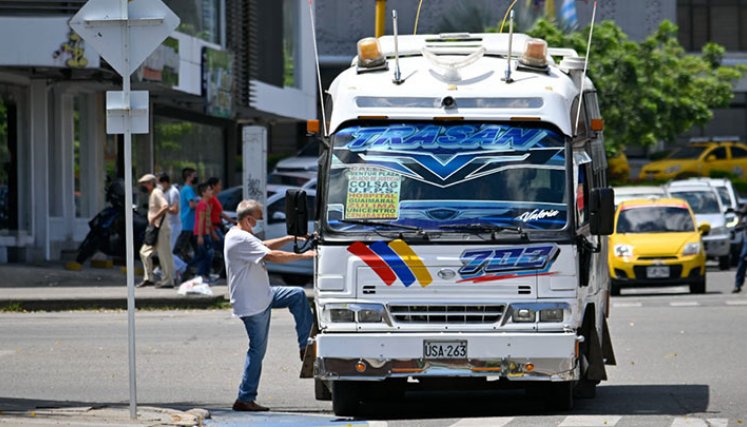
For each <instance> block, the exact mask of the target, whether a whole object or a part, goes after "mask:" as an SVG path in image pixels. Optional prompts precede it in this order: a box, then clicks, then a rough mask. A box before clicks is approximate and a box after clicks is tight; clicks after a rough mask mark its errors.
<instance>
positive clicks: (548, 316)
mask: <svg viewBox="0 0 747 427" xmlns="http://www.w3.org/2000/svg"><path fill="white" fill-rule="evenodd" d="M562 321H563V309H562V308H546V309H544V310H540V322H555V323H557V322H562Z"/></svg>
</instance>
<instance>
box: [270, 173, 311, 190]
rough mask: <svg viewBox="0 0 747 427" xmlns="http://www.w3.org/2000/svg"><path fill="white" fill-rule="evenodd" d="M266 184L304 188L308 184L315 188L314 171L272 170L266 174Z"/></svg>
mask: <svg viewBox="0 0 747 427" xmlns="http://www.w3.org/2000/svg"><path fill="white" fill-rule="evenodd" d="M267 185H285V186H291V187H301V188H303V189H304V190H306V189H310V188H309V187H310V186H313V187H314V188H316V172H273V173H271V174H269V175H267Z"/></svg>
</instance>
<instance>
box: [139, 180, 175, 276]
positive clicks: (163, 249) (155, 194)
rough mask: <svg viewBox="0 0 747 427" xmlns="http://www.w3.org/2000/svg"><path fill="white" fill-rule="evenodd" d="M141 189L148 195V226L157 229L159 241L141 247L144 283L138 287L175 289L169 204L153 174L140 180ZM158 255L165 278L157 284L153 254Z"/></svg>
mask: <svg viewBox="0 0 747 427" xmlns="http://www.w3.org/2000/svg"><path fill="white" fill-rule="evenodd" d="M138 183H139V184H140V188H141V190H142V191H143V192H145V193H148V195H149V196H148V224H149V225H150V226H152V227H155V228H156V229H157V230H158V232H157V240H156V242H155V243H153V244H143V246H142V247H140V260H141V261H142V262H143V269H144V275H143V281H142V282H140V283H139V284H138V285H137V287H138V288H141V287H143V286H150V285H155V286H156V287H157V288H173V287H174V259H173V258H172V257H171V233H170V226H169V222H168V221H166V220H165V219H166V215H167V214H168V211H169V204H168V202H167V201H166V197H164V194H163V191H161V189H160V188H158V187H157V186H156V176H155V175H153V174H146V175H143V176H142V177H141V178H140V179H139V180H138ZM154 253H155V254H157V255H158V262H159V263H160V265H161V271H162V273H163V277H162V278H161V280H160V281H159V282H157V283H155V281H154V275H153V254H154Z"/></svg>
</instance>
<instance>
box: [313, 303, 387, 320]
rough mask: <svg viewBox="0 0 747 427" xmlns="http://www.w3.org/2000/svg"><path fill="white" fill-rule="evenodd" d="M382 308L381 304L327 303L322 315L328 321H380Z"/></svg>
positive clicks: (382, 313)
mask: <svg viewBox="0 0 747 427" xmlns="http://www.w3.org/2000/svg"><path fill="white" fill-rule="evenodd" d="M384 310H385V309H384V306H383V305H381V304H327V305H325V306H324V316H325V319H326V320H327V321H328V322H330V323H354V322H357V323H381V322H383V321H384Z"/></svg>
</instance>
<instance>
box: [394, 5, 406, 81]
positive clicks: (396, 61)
mask: <svg viewBox="0 0 747 427" xmlns="http://www.w3.org/2000/svg"><path fill="white" fill-rule="evenodd" d="M392 29H393V30H394V79H393V80H392V82H394V84H396V85H400V84H402V83H404V80H402V73H400V71H399V44H398V43H397V9H395V10H393V11H392Z"/></svg>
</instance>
